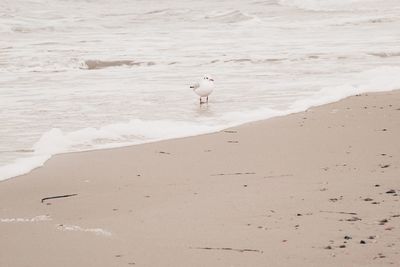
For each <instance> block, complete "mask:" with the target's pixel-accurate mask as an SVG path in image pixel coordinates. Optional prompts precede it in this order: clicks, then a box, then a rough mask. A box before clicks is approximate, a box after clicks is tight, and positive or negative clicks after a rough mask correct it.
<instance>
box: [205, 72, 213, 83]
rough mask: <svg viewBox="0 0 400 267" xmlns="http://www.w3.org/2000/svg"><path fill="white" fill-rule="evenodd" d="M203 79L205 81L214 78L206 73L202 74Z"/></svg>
mask: <svg viewBox="0 0 400 267" xmlns="http://www.w3.org/2000/svg"><path fill="white" fill-rule="evenodd" d="M203 80H205V81H210V82H214V79H213V78H212V77H211V76H210V75H208V74H206V75H204V77H203Z"/></svg>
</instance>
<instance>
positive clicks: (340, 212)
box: [319, 210, 357, 215]
mask: <svg viewBox="0 0 400 267" xmlns="http://www.w3.org/2000/svg"><path fill="white" fill-rule="evenodd" d="M319 212H326V213H338V214H347V215H357V213H355V212H344V211H329V210H320V211H319Z"/></svg>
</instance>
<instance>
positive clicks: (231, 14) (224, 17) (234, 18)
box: [204, 10, 258, 23]
mask: <svg viewBox="0 0 400 267" xmlns="http://www.w3.org/2000/svg"><path fill="white" fill-rule="evenodd" d="M204 18H205V19H207V20H212V21H216V22H221V23H236V22H243V21H249V20H257V19H258V18H257V17H255V16H251V15H249V14H246V13H243V12H241V11H239V10H233V11H228V12H222V13H221V12H218V13H212V14H210V15H207V16H205V17H204Z"/></svg>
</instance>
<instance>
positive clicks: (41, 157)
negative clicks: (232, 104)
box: [0, 66, 400, 180]
mask: <svg viewBox="0 0 400 267" xmlns="http://www.w3.org/2000/svg"><path fill="white" fill-rule="evenodd" d="M395 89H400V67H389V66H388V67H379V68H375V69H371V70H368V71H365V72H362V73H359V74H357V75H354V78H353V79H352V80H351V82H350V83H349V84H345V85H341V86H335V87H326V88H322V89H321V90H319V91H317V92H315V93H314V94H312V95H310V96H307V97H305V98H302V99H299V100H297V101H295V102H293V103H292V104H291V105H290V106H289V108H288V109H286V110H274V109H270V108H258V109H254V110H252V111H247V112H245V113H243V112H239V111H238V112H228V113H225V114H223V115H222V116H221V117H220V118H219V123H209V122H203V123H202V122H192V123H191V122H184V121H182V122H179V121H171V120H149V121H143V120H139V119H135V120H131V121H129V122H125V123H114V124H109V125H105V126H103V127H100V128H83V129H79V130H77V131H72V132H63V131H62V130H60V129H57V128H53V129H51V130H49V131H48V132H46V133H44V134H43V135H42V136H41V138H40V139H39V141H38V142H36V143H35V144H34V146H33V151H34V152H33V156H32V157H29V158H23V159H18V160H16V161H15V162H14V163H12V164H9V165H6V166H2V167H0V180H4V179H7V178H11V177H14V176H17V175H22V174H25V173H28V172H29V171H31V170H32V169H34V168H37V167H40V166H42V165H43V164H44V163H45V162H46V161H47V160H48V159H49V158H51V156H53V155H55V154H60V153H65V152H77V151H87V150H95V149H104V148H114V147H121V146H127V145H135V144H143V143H148V142H155V141H160V140H167V139H173V138H180V137H188V136H195V135H200V134H206V133H212V132H217V131H220V130H223V129H226V128H229V127H233V126H237V125H240V124H243V123H247V122H251V121H257V120H263V119H268V118H271V117H276V116H283V115H287V114H290V113H295V112H300V111H304V110H306V109H308V108H310V107H313V106H319V105H323V104H327V103H331V102H335V101H338V100H341V99H343V98H346V97H349V96H352V95H356V94H360V93H366V92H384V91H391V90H395ZM222 122H224V123H222Z"/></svg>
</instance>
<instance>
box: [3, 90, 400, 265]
mask: <svg viewBox="0 0 400 267" xmlns="http://www.w3.org/2000/svg"><path fill="white" fill-rule="evenodd" d="M399 103H400V91H393V92H388V93H371V94H362V95H359V96H353V97H350V98H347V99H345V100H342V101H339V102H337V103H332V104H328V105H324V106H321V107H315V108H312V109H309V110H307V111H306V112H301V113H298V114H292V115H289V116H285V117H279V118H273V119H270V120H266V121H259V122H254V123H250V124H246V125H243V126H240V127H235V128H232V129H228V130H225V131H222V132H218V133H214V134H208V135H202V136H196V137H190V138H183V139H176V140H168V141H163V142H157V143H150V144H144V145H137V146H131V147H124V148H119V149H110V150H99V151H91V152H83V153H71V154H62V155H57V156H54V157H53V158H52V159H50V160H49V161H48V162H46V164H45V166H44V167H41V168H38V169H35V170H34V171H32V172H31V173H29V174H27V175H23V176H20V177H17V178H12V179H9V180H6V181H3V182H0V266H8V267H17V266H18V267H19V266H42V267H46V266H76V267H83V266H85V267H86V266H107V267H109V266H399V265H400V254H399V253H400V248H399V246H400V202H399V200H400V196H399V195H400V184H399V178H400V142H399V136H400V104H399ZM56 196H61V197H59V198H52V197H56ZM45 198H49V199H45Z"/></svg>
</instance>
